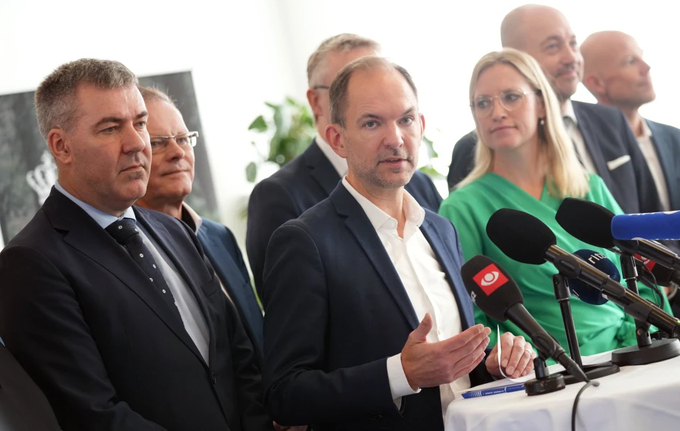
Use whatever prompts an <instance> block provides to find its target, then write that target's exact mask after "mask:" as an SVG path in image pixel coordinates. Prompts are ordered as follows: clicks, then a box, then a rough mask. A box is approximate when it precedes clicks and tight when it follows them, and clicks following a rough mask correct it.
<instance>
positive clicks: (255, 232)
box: [246, 141, 442, 297]
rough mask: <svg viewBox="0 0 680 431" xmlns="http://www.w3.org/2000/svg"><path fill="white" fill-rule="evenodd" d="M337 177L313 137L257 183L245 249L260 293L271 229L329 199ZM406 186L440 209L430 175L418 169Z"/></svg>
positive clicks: (425, 203)
mask: <svg viewBox="0 0 680 431" xmlns="http://www.w3.org/2000/svg"><path fill="white" fill-rule="evenodd" d="M338 181H340V176H339V175H338V172H337V171H336V170H335V168H334V167H333V165H332V164H331V162H330V161H329V160H328V158H327V157H326V155H325V154H324V153H323V152H322V151H321V149H320V148H319V146H318V145H317V143H316V141H312V143H311V145H310V146H309V148H307V149H306V150H305V152H304V153H302V154H300V156H298V157H296V158H295V159H293V160H292V161H291V162H290V163H288V164H287V165H286V166H284V167H283V168H281V169H280V170H279V171H277V172H276V173H275V174H274V175H272V176H271V177H269V178H266V179H264V180H262V181H260V182H259V183H258V184H257V185H256V186H255V188H254V189H253V192H252V193H251V195H250V200H249V201H248V228H247V232H246V252H247V253H248V260H249V261H250V269H251V270H252V271H253V279H254V280H255V287H256V288H257V290H258V293H259V295H260V297H262V292H261V289H262V270H263V269H264V256H265V253H266V252H267V244H268V243H269V238H271V236H272V233H274V231H275V230H276V228H278V227H279V226H281V225H282V224H284V223H285V222H287V221H288V220H292V219H295V218H298V217H299V216H300V215H301V214H302V213H303V212H305V211H307V210H308V209H309V208H311V207H313V206H314V205H316V204H318V203H319V202H321V201H322V200H324V199H326V198H327V197H328V196H329V195H330V194H331V192H332V191H333V189H335V186H336V185H337V184H338ZM406 190H408V192H409V193H410V194H411V195H412V196H413V197H414V198H415V199H416V200H417V201H418V203H419V204H420V205H421V206H422V207H423V208H427V209H430V210H432V211H434V212H437V211H439V204H440V203H441V201H442V197H441V196H440V195H439V192H438V191H437V189H436V187H435V186H434V183H433V182H432V180H431V179H430V178H429V177H428V176H427V175H425V174H423V173H422V172H419V171H416V173H415V175H413V177H412V178H411V182H410V183H409V184H407V185H406Z"/></svg>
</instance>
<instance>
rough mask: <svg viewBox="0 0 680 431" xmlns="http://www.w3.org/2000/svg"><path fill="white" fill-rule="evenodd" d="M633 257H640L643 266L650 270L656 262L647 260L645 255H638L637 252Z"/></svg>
mask: <svg viewBox="0 0 680 431" xmlns="http://www.w3.org/2000/svg"><path fill="white" fill-rule="evenodd" d="M635 257H637V258H638V259H640V260H641V261H642V263H644V264H645V266H646V267H647V269H648V270H650V271H651V270H653V269H654V266H655V265H656V262H654V261H653V260H649V259H647V258H646V257H642V256H640V255H639V254H636V255H635Z"/></svg>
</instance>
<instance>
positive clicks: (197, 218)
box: [182, 202, 203, 233]
mask: <svg viewBox="0 0 680 431" xmlns="http://www.w3.org/2000/svg"><path fill="white" fill-rule="evenodd" d="M185 211H186V214H187V215H188V216H189V217H190V218H191V220H192V221H193V222H194V226H195V227H196V229H195V230H194V233H198V230H199V229H200V228H201V225H202V224H203V219H202V218H201V216H200V215H198V214H197V213H196V211H194V209H193V208H191V207H190V206H189V205H187V203H186V202H183V203H182V212H185ZM182 215H183V216H184V214H182Z"/></svg>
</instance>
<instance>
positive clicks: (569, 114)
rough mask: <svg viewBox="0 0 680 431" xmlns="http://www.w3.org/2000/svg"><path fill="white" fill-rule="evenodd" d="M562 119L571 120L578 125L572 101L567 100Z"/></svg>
mask: <svg viewBox="0 0 680 431" xmlns="http://www.w3.org/2000/svg"><path fill="white" fill-rule="evenodd" d="M562 118H569V119H571V121H573V122H574V124H578V120H576V114H575V113H574V105H573V104H572V103H571V99H570V100H567V103H566V108H565V109H564V113H563V114H562Z"/></svg>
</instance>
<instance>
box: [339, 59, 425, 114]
mask: <svg viewBox="0 0 680 431" xmlns="http://www.w3.org/2000/svg"><path fill="white" fill-rule="evenodd" d="M348 87H349V88H348V101H349V108H350V109H352V110H354V112H355V114H357V115H366V114H369V113H372V111H375V110H389V109H391V108H394V109H395V110H396V111H399V112H401V111H403V110H404V107H405V106H406V105H409V106H412V107H414V108H416V107H417V100H416V96H415V94H414V93H413V90H412V89H411V87H410V86H409V84H408V82H407V81H406V79H405V78H404V77H403V76H402V75H401V73H399V72H398V71H397V70H394V69H388V68H384V67H380V68H375V69H370V70H358V71H356V72H354V74H352V77H351V78H350V81H349V86H348ZM388 98H390V103H386V102H387V100H388ZM395 99H398V100H400V101H401V103H399V105H400V106H393V105H392V103H391V102H394V101H395Z"/></svg>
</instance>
